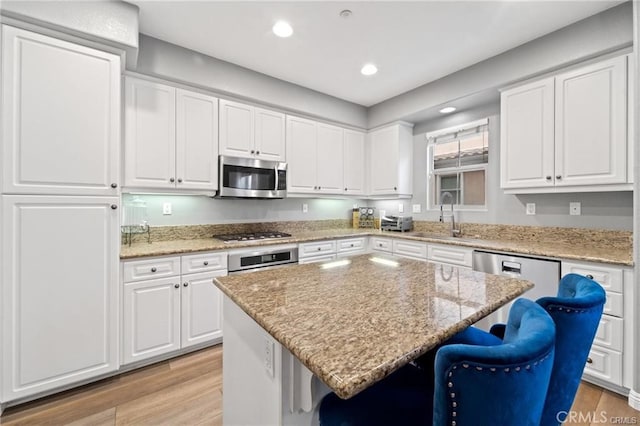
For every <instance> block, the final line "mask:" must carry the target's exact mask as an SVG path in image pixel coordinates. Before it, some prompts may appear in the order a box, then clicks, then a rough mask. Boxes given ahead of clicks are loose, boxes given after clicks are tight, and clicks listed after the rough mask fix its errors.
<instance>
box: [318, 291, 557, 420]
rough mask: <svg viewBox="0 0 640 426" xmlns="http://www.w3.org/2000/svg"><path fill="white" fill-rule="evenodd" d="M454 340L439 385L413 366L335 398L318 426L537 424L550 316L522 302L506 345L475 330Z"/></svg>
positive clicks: (438, 366)
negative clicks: (352, 394) (370, 385)
mask: <svg viewBox="0 0 640 426" xmlns="http://www.w3.org/2000/svg"><path fill="white" fill-rule="evenodd" d="M485 334H488V333H485ZM465 336H466V337H469V340H466V337H465ZM455 339H456V343H455V344H450V345H446V346H443V347H441V348H440V349H439V350H438V352H437V354H436V359H435V372H434V374H435V379H434V380H425V379H424V377H425V376H420V374H421V373H419V371H423V372H424V370H420V369H418V368H416V367H413V366H409V367H408V368H403V369H401V370H399V371H398V372H397V373H396V374H394V375H392V376H390V377H389V378H388V379H389V380H387V379H385V380H383V381H382V382H380V383H378V384H376V385H374V386H372V387H371V388H369V389H367V390H365V391H363V392H362V393H360V394H358V395H356V396H355V397H353V398H350V399H348V400H342V399H340V398H338V397H337V396H336V395H335V394H329V395H327V396H326V397H325V398H324V399H323V400H322V402H321V405H320V425H321V426H338V425H339V426H347V425H352V426H355V425H367V426H372V425H373V426H375V425H385V426H388V425H430V424H433V425H438V426H440V425H453V426H456V425H458V426H460V425H474V426H476V425H505V426H508V425H514V426H515V425H518V426H521V425H538V424H539V423H540V418H541V415H542V409H543V406H544V402H545V396H546V390H547V387H548V385H549V379H550V375H551V369H552V366H553V356H554V348H555V325H554V323H553V320H552V319H551V317H550V316H549V314H548V313H547V312H546V311H545V310H544V309H542V308H541V307H540V306H539V305H538V304H536V303H534V302H532V301H530V300H527V299H518V300H517V301H516V302H515V303H514V304H513V306H512V308H511V311H510V312H509V320H508V322H507V325H506V327H505V329H504V338H503V339H498V338H497V337H494V336H491V337H490V338H487V339H484V338H483V337H482V334H481V333H476V332H475V331H471V332H469V333H459V334H458V335H456V337H455ZM478 343H486V344H487V345H485V344H478ZM412 369H413V370H414V371H415V372H418V373H417V375H412V374H411V371H412Z"/></svg>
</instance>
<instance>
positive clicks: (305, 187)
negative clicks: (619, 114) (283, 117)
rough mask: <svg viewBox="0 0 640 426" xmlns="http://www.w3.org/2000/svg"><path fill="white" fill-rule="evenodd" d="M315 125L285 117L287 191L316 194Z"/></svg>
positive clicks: (299, 119) (308, 121)
mask: <svg viewBox="0 0 640 426" xmlns="http://www.w3.org/2000/svg"><path fill="white" fill-rule="evenodd" d="M316 129H317V125H316V122H315V121H312V120H307V119H304V118H299V117H292V116H287V163H288V165H289V169H288V172H287V185H288V188H287V190H288V191H289V192H316V188H317V183H316V176H317V158H316V145H317V132H316Z"/></svg>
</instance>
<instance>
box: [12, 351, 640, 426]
mask: <svg viewBox="0 0 640 426" xmlns="http://www.w3.org/2000/svg"><path fill="white" fill-rule="evenodd" d="M573 411H575V412H579V413H582V420H584V419H588V418H592V419H594V420H595V421H593V422H591V423H590V422H586V423H585V422H577V421H573V422H571V421H568V422H567V423H565V424H571V425H587V426H588V425H594V426H595V425H596V424H597V425H603V424H613V423H610V422H611V418H612V417H627V418H635V419H636V420H635V422H634V423H633V424H640V412H638V411H635V410H633V409H632V408H631V407H629V406H628V405H627V400H626V398H624V397H622V396H620V395H618V394H615V393H612V392H609V391H606V390H603V389H601V388H599V387H597V386H594V385H591V384H588V383H582V385H581V386H580V389H579V390H578V394H577V395H576V400H575V403H574V405H573ZM589 413H590V414H589ZM601 413H605V415H606V418H607V422H604V423H603V422H602V421H601V420H602V419H601V417H600V416H601ZM589 416H591V417H589ZM575 419H576V420H579V418H578V417H576V418H575ZM0 424H2V425H42V424H46V425H74V426H78V425H92V426H103V425H104V426H106V425H109V426H113V425H153V426H155V425H189V426H191V425H221V424H222V346H221V345H218V346H215V347H212V348H207V349H203V350H201V351H198V352H194V353H191V354H188V355H184V356H182V357H179V358H174V359H172V360H168V361H164V362H161V363H158V364H154V365H152V366H149V367H146V368H142V369H138V370H135V371H131V372H129V373H125V374H122V375H120V376H116V377H113V378H109V379H105V380H102V381H100V382H97V383H92V384H90V385H86V386H83V387H81V388H77V389H73V390H70V391H67V392H63V393H60V394H56V395H53V396H50V397H48V398H43V399H41V400H38V401H34V402H30V403H27V404H23V405H20V406H17V407H13V408H9V409H7V410H5V413H4V415H3V416H2V417H1V418H0ZM618 424H624V423H622V422H620V421H618ZM627 424H629V423H627Z"/></svg>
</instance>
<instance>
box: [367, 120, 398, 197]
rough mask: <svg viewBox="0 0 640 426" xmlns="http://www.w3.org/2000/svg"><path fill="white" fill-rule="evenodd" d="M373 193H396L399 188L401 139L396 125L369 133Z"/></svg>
mask: <svg viewBox="0 0 640 426" xmlns="http://www.w3.org/2000/svg"><path fill="white" fill-rule="evenodd" d="M369 138H370V142H369V145H370V150H371V151H370V156H371V157H370V158H371V160H370V161H371V168H370V170H371V175H370V179H371V195H387V194H395V193H397V190H398V160H399V156H398V154H399V148H398V145H399V140H398V129H397V127H396V126H390V127H386V128H384V129H380V130H375V131H373V132H371V133H370V134H369Z"/></svg>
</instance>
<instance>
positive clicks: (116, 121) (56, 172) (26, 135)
mask: <svg viewBox="0 0 640 426" xmlns="http://www.w3.org/2000/svg"><path fill="white" fill-rule="evenodd" d="M2 57H3V58H2V95H1V96H2V140H3V143H2V169H3V171H2V174H3V187H2V192H4V193H7V194H59V195H64V194H67V195H105V196H113V195H118V194H119V192H118V188H117V187H118V184H119V144H120V57H119V56H117V55H113V54H110V53H106V52H102V51H99V50H95V49H91V48H88V47H84V46H80V45H77V44H74V43H70V42H67V41H62V40H58V39H54V38H51V37H47V36H44V35H41V34H37V33H33V32H30V31H25V30H22V29H17V28H14V27H11V26H7V25H3V26H2Z"/></svg>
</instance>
